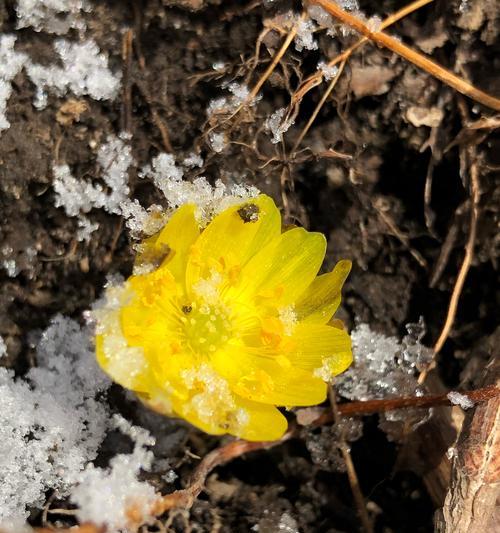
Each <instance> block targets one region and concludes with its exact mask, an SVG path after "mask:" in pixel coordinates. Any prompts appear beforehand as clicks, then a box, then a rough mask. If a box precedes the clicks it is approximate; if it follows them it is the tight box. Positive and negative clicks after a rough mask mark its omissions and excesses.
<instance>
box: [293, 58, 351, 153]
mask: <svg viewBox="0 0 500 533" xmlns="http://www.w3.org/2000/svg"><path fill="white" fill-rule="evenodd" d="M348 57H349V56H347V57H346V58H345V59H344V60H343V61H342V62H341V63H340V66H339V69H338V71H337V73H336V74H335V76H334V77H333V79H332V80H331V81H330V83H329V85H328V87H327V89H326V91H325V93H324V94H323V96H322V97H321V100H320V101H319V102H318V105H317V106H316V108H315V109H314V111H313V112H312V114H311V116H310V117H309V120H308V121H307V124H306V125H305V126H304V128H303V129H302V131H301V132H300V135H299V136H298V138H297V140H296V141H295V144H294V145H293V148H292V154H293V153H295V151H296V150H297V148H298V147H299V146H300V143H301V142H302V140H303V139H304V137H305V136H306V134H307V132H308V131H309V130H310V128H311V126H312V125H313V122H314V121H315V120H316V117H317V116H318V113H319V112H320V111H321V108H322V107H323V105H324V104H325V102H326V100H327V98H328V97H329V96H330V93H331V92H332V91H333V89H334V87H335V85H337V82H338V81H339V78H340V76H341V75H342V72H343V71H344V67H345V64H346V62H347V59H348Z"/></svg>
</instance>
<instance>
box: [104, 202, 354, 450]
mask: <svg viewBox="0 0 500 533" xmlns="http://www.w3.org/2000/svg"><path fill="white" fill-rule="evenodd" d="M325 250H326V241H325V237H324V236H323V235H322V234H320V233H312V232H308V231H306V230H304V229H303V228H293V229H290V230H288V231H285V232H284V233H282V228H281V216H280V213H279V211H278V209H277V207H276V206H275V204H274V202H273V200H272V199H271V198H269V197H268V196H265V195H260V196H258V197H257V198H255V199H252V200H249V201H247V202H245V203H240V204H239V205H236V206H232V207H229V208H227V209H225V210H224V211H222V212H221V213H220V214H219V215H217V216H216V217H215V218H214V219H213V220H212V221H211V222H210V223H209V224H208V226H207V227H206V228H205V229H203V230H201V229H200V227H199V225H198V223H197V222H196V218H195V206H194V205H184V206H182V207H180V208H179V209H178V210H177V211H176V212H175V213H174V214H173V216H172V218H171V219H170V221H169V222H168V224H167V225H166V226H165V227H164V228H163V229H162V230H161V232H159V233H158V234H157V235H155V236H153V237H151V238H149V239H147V240H146V241H145V242H144V243H143V244H142V246H141V250H140V252H139V255H138V258H137V261H136V266H139V267H140V268H139V271H140V272H145V273H142V274H137V275H133V276H132V277H130V278H129V279H128V280H127V281H126V282H125V284H124V285H123V286H121V287H119V288H110V289H108V292H107V300H108V302H107V304H106V307H105V308H104V309H102V310H101V312H100V313H99V314H98V332H97V337H96V348H97V358H98V361H99V363H100V365H101V366H102V368H103V369H104V370H105V371H106V372H107V373H108V374H109V375H110V376H111V377H112V378H113V379H114V380H115V381H116V382H118V383H120V384H121V385H122V386H124V387H126V388H128V389H131V390H133V391H135V392H136V394H137V395H138V396H139V397H140V398H141V399H142V400H143V401H144V402H145V403H146V404H148V405H149V406H151V407H152V408H154V409H156V410H158V411H160V412H162V413H165V414H172V415H175V416H178V417H181V418H184V419H185V420H187V421H189V422H190V423H191V424H193V425H195V426H197V427H198V428H201V429H203V430H204V431H206V432H207V433H211V434H222V433H230V434H232V435H236V436H238V437H241V438H245V439H249V440H274V439H277V438H279V437H281V436H282V435H283V433H284V432H285V431H286V428H287V421H286V418H285V417H284V416H283V415H282V414H281V412H280V411H279V410H278V408H277V407H276V406H289V407H291V406H305V405H315V404H318V403H321V402H323V401H324V400H325V398H326V393H327V385H326V383H325V381H327V380H329V379H330V378H331V377H332V376H334V375H336V374H339V373H340V372H343V371H344V370H345V369H346V368H347V367H348V366H349V365H350V363H351V361H352V355H351V343H350V338H349V335H348V334H347V333H346V332H345V331H344V330H343V329H342V326H341V325H340V326H339V325H338V324H339V321H333V322H330V320H331V318H332V316H333V314H334V313H335V311H336V309H337V307H338V305H339V302H340V290H341V287H342V284H343V283H344V281H345V278H346V277H347V275H348V273H349V270H350V266H351V264H350V262H349V261H341V262H339V263H338V264H337V266H336V267H335V269H334V270H333V271H332V272H330V273H328V274H323V275H321V276H317V273H318V270H319V268H320V267H321V264H322V262H323V258H324V255H325ZM147 266H149V269H150V271H149V272H148V271H147V268H146V267H147Z"/></svg>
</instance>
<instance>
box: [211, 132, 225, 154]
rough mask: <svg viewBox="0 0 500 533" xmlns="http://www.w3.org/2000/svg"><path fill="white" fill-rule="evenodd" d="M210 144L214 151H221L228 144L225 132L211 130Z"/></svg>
mask: <svg viewBox="0 0 500 533" xmlns="http://www.w3.org/2000/svg"><path fill="white" fill-rule="evenodd" d="M209 140H210V146H211V147H212V150H213V151H214V152H217V153H220V152H222V151H223V150H224V148H225V147H226V146H227V142H226V136H225V135H224V133H215V132H211V133H210V135H209Z"/></svg>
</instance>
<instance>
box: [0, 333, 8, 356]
mask: <svg viewBox="0 0 500 533" xmlns="http://www.w3.org/2000/svg"><path fill="white" fill-rule="evenodd" d="M6 355H7V345H6V344H5V341H4V340H3V338H2V337H1V336H0V359H2V357H5V356H6Z"/></svg>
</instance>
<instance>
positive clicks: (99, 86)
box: [26, 39, 121, 109]
mask: <svg viewBox="0 0 500 533" xmlns="http://www.w3.org/2000/svg"><path fill="white" fill-rule="evenodd" d="M54 48H55V51H56V52H57V54H58V56H59V58H60V61H61V63H62V65H63V66H62V67H59V66H55V65H50V66H45V65H37V64H34V63H32V62H31V61H28V62H27V63H26V72H27V74H28V76H29V78H30V79H31V81H32V82H33V83H34V84H35V85H36V87H37V97H36V101H35V107H37V108H38V109H42V108H43V107H45V105H46V103H47V91H51V92H53V93H55V94H56V95H57V96H64V95H65V94H66V93H67V92H68V91H71V92H72V93H73V94H74V95H76V96H84V95H89V96H91V97H92V98H94V99H95V100H113V99H114V98H115V97H116V96H117V94H118V92H119V89H120V80H121V75H120V74H113V73H112V72H111V71H110V70H109V68H108V58H107V56H106V55H105V54H104V53H102V52H101V51H100V50H99V47H98V46H97V44H96V43H95V41H92V40H89V41H85V42H83V43H72V42H70V41H67V40H65V39H59V40H57V41H56V42H55V45H54Z"/></svg>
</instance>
